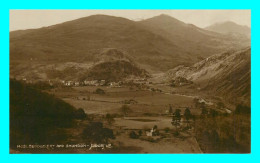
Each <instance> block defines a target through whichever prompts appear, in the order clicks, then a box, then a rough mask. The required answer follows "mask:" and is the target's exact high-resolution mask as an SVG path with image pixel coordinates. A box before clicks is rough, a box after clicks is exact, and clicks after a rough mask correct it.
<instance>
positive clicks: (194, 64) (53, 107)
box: [10, 15, 251, 153]
mask: <svg viewBox="0 0 260 163" xmlns="http://www.w3.org/2000/svg"><path fill="white" fill-rule="evenodd" d="M230 24H231V25H230ZM227 27H228V28H227ZM224 29H229V30H227V31H226V30H224ZM232 29H233V32H231V33H230V30H231V31H232ZM250 37H251V35H250V34H249V31H248V28H246V27H241V26H240V25H238V24H234V23H223V24H218V25H213V26H211V27H207V28H199V27H197V26H195V25H192V24H186V23H184V22H182V21H179V20H177V19H175V18H173V17H171V16H168V15H159V16H155V17H152V18H149V19H146V20H142V21H133V20H129V19H126V18H121V17H115V16H107V15H92V16H89V17H84V18H80V19H76V20H72V21H68V22H64V23H61V24H56V25H52V26H48V27H42V28H39V29H28V30H21V31H12V32H10V83H11V84H10V92H11V93H10V99H11V102H10V112H11V121H13V122H12V124H11V149H10V151H11V152H12V153H250V152H251V39H250ZM41 101H43V102H41ZM41 129H42V130H41ZM24 131H25V132H26V133H24V134H25V135H27V137H28V138H26V137H24V136H23V132H24ZM233 131H234V132H233ZM21 144H25V145H26V144H27V145H28V144H36V145H38V144H54V146H53V148H42V149H41V148H37V149H32V148H20V145H21ZM66 144H67V145H68V144H71V145H72V146H73V145H75V148H74V147H70V148H66V147H60V146H62V145H66ZM78 144H81V145H82V144H83V145H82V146H81V145H78ZM18 145H19V148H18V147H17V146H18ZM91 146H95V147H93V148H90V147H91ZM104 146H106V147H104Z"/></svg>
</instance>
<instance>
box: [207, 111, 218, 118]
mask: <svg viewBox="0 0 260 163" xmlns="http://www.w3.org/2000/svg"><path fill="white" fill-rule="evenodd" d="M209 114H210V116H211V117H213V118H215V117H216V116H217V115H218V112H217V111H216V110H214V109H210V110H209Z"/></svg>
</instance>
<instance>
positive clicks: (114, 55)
mask: <svg viewBox="0 0 260 163" xmlns="http://www.w3.org/2000/svg"><path fill="white" fill-rule="evenodd" d="M11 74H12V75H13V76H16V78H18V79H19V78H20V79H23V78H26V79H27V80H29V81H30V80H31V81H34V80H72V81H84V80H106V81H122V80H124V79H125V78H129V77H135V78H145V77H149V73H148V72H147V71H146V70H144V69H142V68H140V66H139V65H138V64H136V62H134V61H133V59H132V58H131V57H129V56H128V55H127V54H126V52H123V51H121V50H118V49H114V48H113V49H111V48H110V49H105V50H104V51H102V52H101V53H100V54H97V58H96V59H95V61H94V62H93V63H89V64H85V63H77V62H62V63H50V64H47V65H45V64H39V63H35V64H33V65H30V64H28V65H25V66H17V67H16V70H13V69H11Z"/></svg>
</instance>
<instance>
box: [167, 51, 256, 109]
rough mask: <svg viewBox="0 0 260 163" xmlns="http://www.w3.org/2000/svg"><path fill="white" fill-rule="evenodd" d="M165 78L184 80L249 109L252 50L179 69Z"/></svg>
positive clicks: (215, 56)
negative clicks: (243, 104) (242, 103)
mask: <svg viewBox="0 0 260 163" xmlns="http://www.w3.org/2000/svg"><path fill="white" fill-rule="evenodd" d="M165 77H166V78H168V79H169V80H174V79H179V78H184V79H186V80H187V81H191V82H193V83H195V84H196V85H197V86H198V87H199V88H200V89H201V90H203V91H207V92H210V93H211V94H212V95H217V96H221V97H223V99H226V100H228V101H229V102H232V103H240V102H244V103H245V104H247V105H250V97H251V96H250V95H251V48H245V49H243V50H237V51H234V50H232V51H228V52H225V53H220V54H216V55H213V56H210V57H208V58H206V59H204V60H202V61H200V62H198V63H196V64H194V65H193V66H190V67H185V66H178V67H176V68H174V69H172V70H169V71H168V72H167V75H166V76H165Z"/></svg>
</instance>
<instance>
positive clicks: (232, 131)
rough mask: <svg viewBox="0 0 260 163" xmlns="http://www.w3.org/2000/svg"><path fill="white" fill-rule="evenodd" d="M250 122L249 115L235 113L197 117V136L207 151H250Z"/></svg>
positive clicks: (203, 148) (204, 150) (201, 145)
mask: <svg viewBox="0 0 260 163" xmlns="http://www.w3.org/2000/svg"><path fill="white" fill-rule="evenodd" d="M250 124H251V123H250V119H249V118H248V117H247V116H245V115H239V116H237V115H235V114H230V115H228V116H224V115H219V116H217V117H215V118H207V119H197V120H196V123H195V127H194V128H195V136H196V139H197V141H198V143H199V144H200V147H201V149H202V150H203V152H205V153H249V152H250V148H251V127H250Z"/></svg>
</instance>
